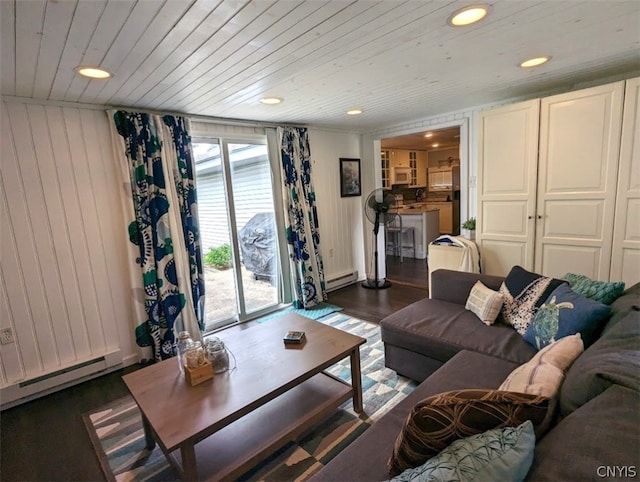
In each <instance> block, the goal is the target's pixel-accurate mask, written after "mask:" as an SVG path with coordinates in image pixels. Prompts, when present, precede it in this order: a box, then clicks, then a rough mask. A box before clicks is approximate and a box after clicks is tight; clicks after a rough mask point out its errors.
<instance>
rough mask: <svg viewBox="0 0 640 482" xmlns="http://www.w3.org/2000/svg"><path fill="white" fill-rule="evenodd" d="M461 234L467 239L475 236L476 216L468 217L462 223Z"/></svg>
mask: <svg viewBox="0 0 640 482" xmlns="http://www.w3.org/2000/svg"><path fill="white" fill-rule="evenodd" d="M462 236H464V237H465V238H467V239H475V238H476V218H469V219H467V220H466V221H465V222H464V223H463V224H462Z"/></svg>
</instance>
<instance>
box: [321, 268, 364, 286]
mask: <svg viewBox="0 0 640 482" xmlns="http://www.w3.org/2000/svg"><path fill="white" fill-rule="evenodd" d="M356 281H358V271H351V272H349V273H344V274H341V275H338V276H335V277H333V278H331V279H330V280H327V283H326V285H327V291H334V290H337V289H338V288H343V287H345V286H348V285H350V284H353V283H355V282H356Z"/></svg>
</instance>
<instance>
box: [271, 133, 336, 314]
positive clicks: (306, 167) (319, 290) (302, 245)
mask: <svg viewBox="0 0 640 482" xmlns="http://www.w3.org/2000/svg"><path fill="white" fill-rule="evenodd" d="M278 143H279V146H280V156H281V158H282V186H283V199H284V204H285V206H284V207H285V224H286V226H285V228H286V236H287V244H288V249H289V260H290V264H291V273H292V276H293V278H294V279H293V281H294V287H295V300H294V302H293V304H294V306H295V307H296V308H310V307H312V306H314V305H317V304H318V303H321V302H322V301H326V300H327V291H326V287H325V280H324V268H323V266H322V256H321V255H320V233H319V232H318V228H319V226H318V211H317V209H316V194H315V191H314V189H313V185H312V183H311V154H310V149H309V134H308V132H307V129H305V128H300V127H284V128H283V127H279V128H278Z"/></svg>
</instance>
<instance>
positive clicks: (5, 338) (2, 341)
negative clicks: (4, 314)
mask: <svg viewBox="0 0 640 482" xmlns="http://www.w3.org/2000/svg"><path fill="white" fill-rule="evenodd" d="M14 341H15V340H14V339H13V330H12V329H11V328H3V329H2V330H0V345H8V344H9V343H13V342H14Z"/></svg>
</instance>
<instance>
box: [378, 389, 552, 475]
mask: <svg viewBox="0 0 640 482" xmlns="http://www.w3.org/2000/svg"><path fill="white" fill-rule="evenodd" d="M549 408H550V401H549V399H547V398H544V397H539V396H537V395H530V394H526V393H513V392H504V391H498V390H481V389H470V390H455V391H451V392H445V393H440V394H437V395H434V396H432V397H428V398H425V399H424V400H422V401H421V402H418V403H417V404H416V405H414V407H413V408H412V409H411V412H410V413H409V415H408V417H407V419H406V420H405V423H404V426H403V427H402V430H401V431H400V434H399V435H398V437H397V438H396V441H395V444H394V447H393V453H392V455H391V457H390V459H389V461H388V462H387V467H388V469H389V475H390V476H392V477H394V476H396V475H398V474H400V473H402V472H403V471H404V470H406V469H408V468H412V467H418V466H419V465H422V464H423V463H425V462H426V461H427V460H428V459H430V458H431V457H433V456H435V455H437V454H438V453H440V452H441V451H442V450H443V449H445V448H446V447H447V446H449V445H451V443H452V442H454V441H455V440H458V439H461V438H465V437H468V436H470V435H476V434H478V433H482V432H486V431H487V430H491V429H494V428H503V427H515V426H517V425H520V424H521V423H523V422H524V421H526V420H531V421H532V423H533V425H534V427H538V429H539V430H538V435H541V434H542V428H543V424H545V423H546V422H547V413H548V411H549Z"/></svg>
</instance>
